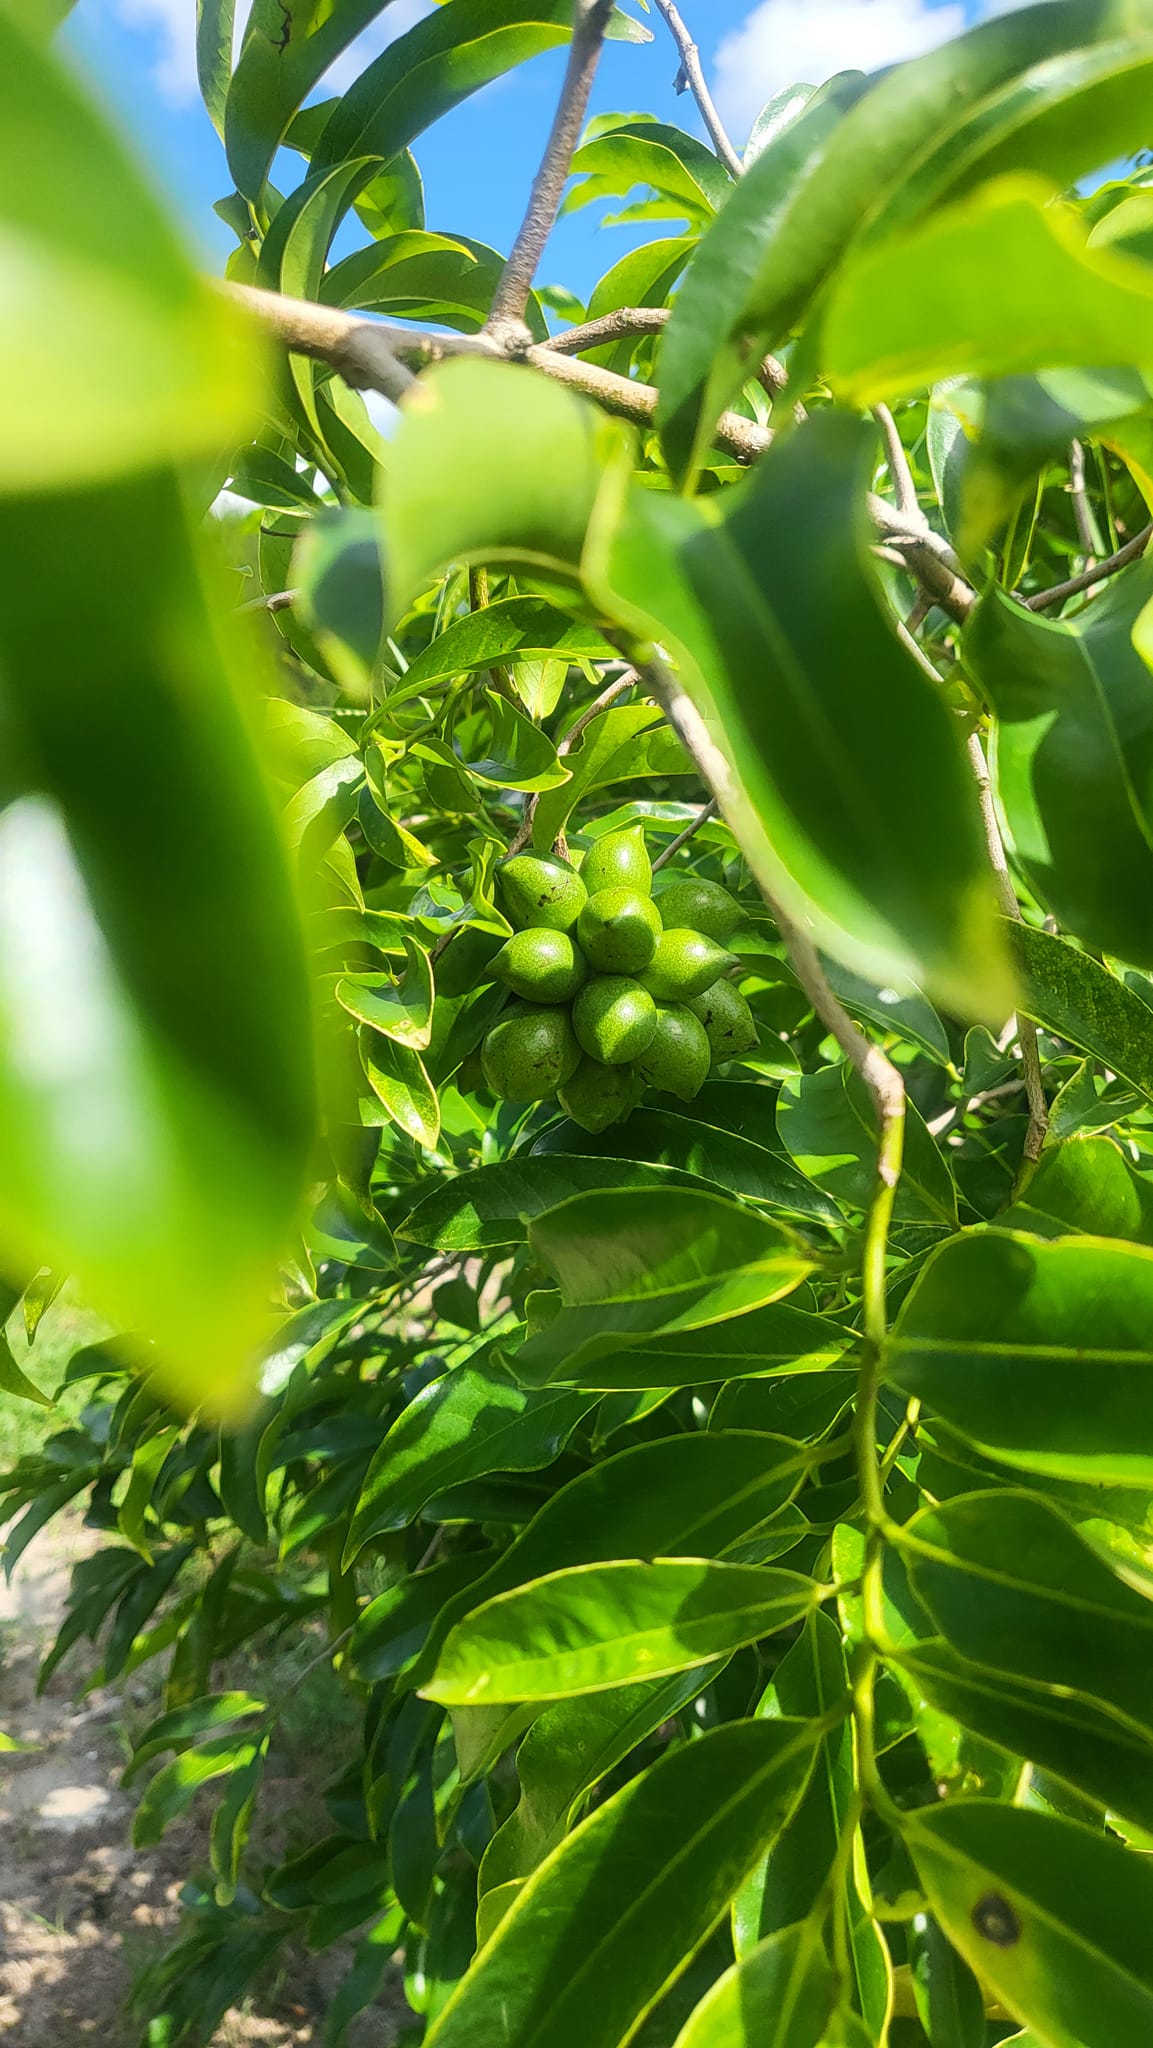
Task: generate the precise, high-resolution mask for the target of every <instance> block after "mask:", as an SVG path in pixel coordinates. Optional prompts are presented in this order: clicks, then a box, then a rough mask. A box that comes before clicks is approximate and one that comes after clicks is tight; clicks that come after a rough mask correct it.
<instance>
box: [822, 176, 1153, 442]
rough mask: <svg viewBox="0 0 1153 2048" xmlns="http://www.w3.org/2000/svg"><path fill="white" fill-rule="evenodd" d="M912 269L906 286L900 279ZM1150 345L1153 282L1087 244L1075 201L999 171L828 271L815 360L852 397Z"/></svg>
mask: <svg viewBox="0 0 1153 2048" xmlns="http://www.w3.org/2000/svg"><path fill="white" fill-rule="evenodd" d="M909 277H916V278H917V279H918V280H919V286H920V288H919V290H918V291H917V292H916V293H914V294H909V293H908V292H906V291H904V290H903V289H902V280H903V279H907V278H909ZM1151 355H1153V282H1150V280H1149V278H1148V272H1147V267H1146V266H1145V265H1143V264H1141V263H1139V262H1138V261H1136V260H1135V259H1134V258H1133V257H1129V256H1125V255H1119V254H1114V253H1113V252H1112V251H1105V250H1100V249H1094V248H1091V247H1090V246H1089V244H1088V237H1087V234H1086V231H1085V229H1084V227H1083V225H1082V224H1081V221H1080V220H1079V218H1078V216H1077V215H1076V214H1075V213H1074V212H1073V211H1072V209H1071V208H1069V207H1066V206H1064V205H1062V204H1060V203H1059V202H1058V201H1057V200H1056V198H1055V196H1054V193H1053V189H1052V187H1051V186H1049V185H1046V184H1045V183H1044V182H1043V181H1042V180H1040V179H1038V178H1034V177H1030V176H1027V175H1016V174H1015V175H1013V176H1009V177H1001V178H997V179H995V180H993V181H992V182H991V183H990V184H988V185H986V186H982V187H981V189H980V190H979V191H978V192H976V193H975V194H973V196H972V197H970V198H967V199H964V200H962V201H961V202H960V203H959V204H957V205H955V206H950V207H947V208H944V209H943V210H942V211H941V212H939V213H935V214H933V215H931V216H930V218H929V220H928V221H927V222H925V223H924V224H923V225H919V226H917V227H914V228H912V229H911V230H910V231H909V232H908V233H904V234H895V235H893V236H891V237H890V238H888V239H886V240H884V241H881V242H878V243H876V244H870V245H868V246H867V247H865V248H863V249H861V250H860V251H859V252H858V253H857V254H856V255H855V256H852V257H850V258H849V260H848V262H847V263H846V264H845V265H844V266H843V268H842V269H841V271H840V273H839V275H838V277H837V279H836V281H835V282H834V285H833V288H832V292H831V295H830V299H829V303H828V307H827V310H826V313H825V318H824V325H823V339H822V345H821V363H822V367H823V369H824V370H825V373H826V375H827V376H828V378H829V381H830V383H831V385H832V387H833V389H834V392H835V393H836V395H837V397H838V398H839V399H841V400H842V401H843V402H844V403H845V404H848V405H861V406H863V405H871V404H873V403H875V402H876V401H877V400H878V399H881V398H885V399H888V400H889V401H895V400H897V399H900V398H907V397H911V396H912V395H913V394H914V393H915V392H917V391H922V390H924V389H925V388H926V387H927V386H928V385H930V384H936V383H939V382H940V381H941V379H942V378H945V377H1006V376H1014V375H1020V374H1021V373H1022V372H1025V371H1030V370H1049V369H1058V368H1061V367H1062V366H1063V365H1065V364H1069V365H1070V366H1072V367H1076V366H1077V365H1079V364H1082V363H1132V364H1134V365H1135V366H1136V367H1138V368H1139V367H1140V366H1141V365H1142V364H1143V363H1145V362H1148V361H1149V359H1150V356H1151Z"/></svg>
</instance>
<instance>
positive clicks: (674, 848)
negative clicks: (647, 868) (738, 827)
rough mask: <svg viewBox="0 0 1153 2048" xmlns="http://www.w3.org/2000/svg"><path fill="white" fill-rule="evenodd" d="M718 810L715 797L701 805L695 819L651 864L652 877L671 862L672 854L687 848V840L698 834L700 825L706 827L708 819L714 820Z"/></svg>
mask: <svg viewBox="0 0 1153 2048" xmlns="http://www.w3.org/2000/svg"><path fill="white" fill-rule="evenodd" d="M719 810H720V805H719V804H718V802H717V800H716V797H715V796H713V797H710V798H709V801H708V803H707V804H705V805H703V806H702V808H701V809H700V810H699V811H698V812H697V815H696V817H695V818H693V819H691V820H690V822H689V823H688V824H687V825H686V826H685V829H684V831H683V832H678V833H677V836H676V838H675V839H672V840H670V841H669V844H668V845H667V846H666V848H665V850H664V852H663V853H659V854H658V855H657V857H656V859H655V861H654V862H653V873H654V875H655V874H656V872H657V869H658V868H663V867H664V866H665V865H666V864H667V862H669V861H670V860H672V858H673V855H674V854H677V853H679V852H680V850H681V848H682V846H687V845H688V843H689V840H690V839H691V838H692V837H693V835H694V833H697V832H699V831H700V829H701V826H702V825H707V824H708V822H709V819H710V818H715V817H716V815H717V812H718V811H719Z"/></svg>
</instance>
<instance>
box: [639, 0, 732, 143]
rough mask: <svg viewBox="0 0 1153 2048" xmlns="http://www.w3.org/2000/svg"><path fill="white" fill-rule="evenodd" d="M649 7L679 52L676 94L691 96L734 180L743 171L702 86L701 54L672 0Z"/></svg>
mask: <svg viewBox="0 0 1153 2048" xmlns="http://www.w3.org/2000/svg"><path fill="white" fill-rule="evenodd" d="M653 4H654V6H655V7H656V10H657V13H658V14H660V15H662V16H663V17H664V20H665V23H666V25H667V27H668V30H669V33H670V35H671V36H672V39H673V41H674V42H675V44H676V46H677V49H678V50H679V51H680V57H681V68H680V72H679V74H678V77H677V86H676V89H677V91H678V92H684V91H685V89H686V87H687V89H688V90H689V91H690V92H691V93H692V96H693V98H694V99H695V101H696V103H697V106H698V108H699V109H700V115H701V119H702V121H703V122H704V124H705V127H706V128H707V129H708V131H709V136H710V138H711V141H712V145H713V148H714V149H715V150H716V153H717V155H718V156H719V157H720V160H721V162H722V163H723V164H724V166H725V169H726V170H727V171H731V172H732V175H733V177H734V178H739V177H740V176H741V174H742V172H743V170H744V168H745V167H744V165H743V163H742V162H741V159H740V157H739V156H738V154H737V152H736V150H735V149H734V148H733V145H732V143H731V142H730V140H729V137H728V133H727V131H726V129H725V124H724V122H723V121H722V120H721V117H720V115H719V114H718V112H717V110H716V107H715V105H714V103H713V96H712V94H711V92H710V91H709V88H708V86H707V85H706V84H705V74H704V72H703V71H702V69H701V53H700V51H699V50H698V48H697V46H696V44H695V43H694V41H693V39H692V37H691V35H690V34H689V32H688V29H687V28H686V26H685V24H684V22H683V21H682V19H681V16H680V11H679V9H678V8H677V7H675V6H674V4H673V0H653Z"/></svg>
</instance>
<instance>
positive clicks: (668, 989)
mask: <svg viewBox="0 0 1153 2048" xmlns="http://www.w3.org/2000/svg"><path fill="white" fill-rule="evenodd" d="M736 964H737V959H736V955H735V953H726V952H725V949H724V947H723V946H718V945H717V943H716V941H715V940H714V939H708V938H706V937H705V934H704V933H703V932H691V931H689V930H688V929H687V927H686V926H684V925H676V926H674V928H673V930H672V931H667V930H666V931H663V932H662V933H661V936H660V938H659V939H658V940H657V950H656V952H655V953H654V954H653V957H652V960H651V962H650V964H649V965H648V966H647V967H646V968H645V971H644V973H643V974H642V975H640V976H639V977H638V979H639V981H640V983H641V986H642V988H647V990H648V992H649V994H650V995H651V996H655V997H656V999H657V1001H658V1003H683V1002H685V1001H686V999H687V998H688V997H689V996H703V995H704V992H705V990H706V989H707V988H711V987H712V985H713V983H714V981H716V980H717V978H718V977H719V976H720V975H722V974H723V973H724V972H725V969H726V968H728V967H735V966H736Z"/></svg>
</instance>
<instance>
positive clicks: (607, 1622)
mask: <svg viewBox="0 0 1153 2048" xmlns="http://www.w3.org/2000/svg"><path fill="white" fill-rule="evenodd" d="M818 1597H819V1594H818V1591H817V1588H816V1587H815V1586H814V1584H813V1582H812V1580H811V1579H805V1578H802V1577H801V1576H800V1575H799V1574H798V1573H796V1572H782V1571H774V1570H771V1569H766V1568H765V1567H762V1566H759V1565H738V1564H712V1563H707V1562H703V1561H701V1560H699V1559H696V1558H663V1559H661V1560H659V1561H658V1562H657V1563H654V1564H632V1563H627V1562H625V1563H619V1562H618V1563H611V1564H591V1565H577V1566H575V1567H573V1568H572V1569H570V1570H568V1571H558V1572H550V1573H549V1574H548V1575H547V1576H546V1577H544V1578H541V1579H535V1580H533V1581H532V1582H531V1583H530V1584H529V1585H527V1586H519V1587H516V1588H515V1589H514V1590H513V1591H512V1592H508V1593H500V1594H498V1595H497V1596H496V1598H495V1599H492V1600H486V1601H485V1602H483V1604H482V1605H481V1606H479V1607H476V1608H474V1609H473V1611H472V1613H471V1614H470V1615H469V1616H468V1617H467V1619H465V1620H464V1621H461V1622H458V1623H457V1625H456V1627H455V1628H453V1629H451V1630H450V1631H449V1634H448V1636H447V1638H446V1639H445V1642H444V1644H443V1645H442V1647H441V1651H440V1655H439V1657H438V1659H437V1664H436V1669H435V1671H434V1672H433V1675H432V1677H431V1678H429V1679H426V1680H425V1682H424V1684H423V1685H422V1687H421V1691H422V1693H423V1695H424V1697H425V1698H426V1699H433V1700H439V1701H440V1702H441V1704H442V1705H445V1706H477V1705H480V1704H483V1705H485V1706H492V1705H495V1704H496V1703H497V1702H499V1701H503V1700H555V1699H565V1698H567V1697H568V1696H569V1695H570V1694H572V1693H585V1692H603V1691H604V1690H606V1688H607V1687H609V1686H616V1685H627V1684H630V1683H632V1682H634V1681H635V1680H637V1679H642V1678H661V1677H664V1676H666V1675H668V1674H670V1673H672V1672H674V1671H686V1670H688V1668H689V1666H690V1665H693V1664H701V1663H707V1662H709V1661H710V1660H711V1659H715V1658H717V1657H724V1656H727V1655H728V1654H729V1653H730V1651H732V1650H735V1649H737V1648H739V1646H740V1645H741V1644H742V1643H752V1642H756V1641H757V1639H758V1638H759V1637H761V1636H765V1635H771V1634H773V1632H774V1631H775V1630H776V1629H779V1628H783V1627H784V1626H785V1625H786V1624H787V1623H788V1622H791V1621H798V1620H800V1619H801V1618H802V1617H803V1616H804V1615H805V1614H807V1613H809V1612H810V1611H811V1609H812V1607H813V1605H814V1603H815V1601H816V1600H817V1599H818Z"/></svg>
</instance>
